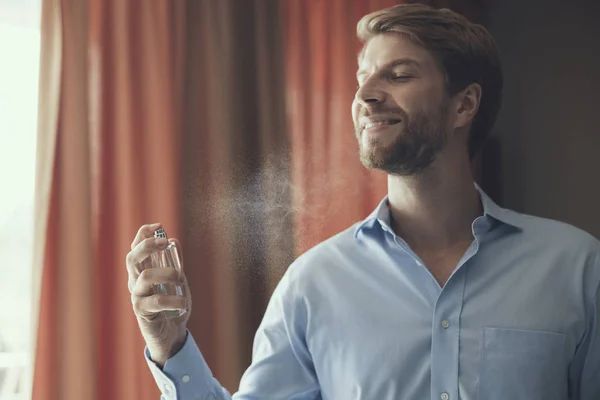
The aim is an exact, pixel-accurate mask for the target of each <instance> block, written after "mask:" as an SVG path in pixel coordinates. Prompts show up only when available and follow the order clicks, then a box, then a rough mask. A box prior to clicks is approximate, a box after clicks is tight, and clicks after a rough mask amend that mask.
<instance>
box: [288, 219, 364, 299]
mask: <svg viewBox="0 0 600 400" xmlns="http://www.w3.org/2000/svg"><path fill="white" fill-rule="evenodd" d="M359 224H360V222H357V223H356V224H354V225H352V226H350V227H349V228H347V229H345V230H343V231H341V232H339V233H337V234H336V235H334V236H332V237H330V238H328V239H326V240H324V241H323V242H321V243H319V244H317V245H316V246H314V247H313V248H311V249H309V250H308V251H306V252H304V253H303V254H301V255H300V256H299V257H298V258H296V260H294V262H292V263H291V264H290V266H289V267H288V269H287V271H286V273H285V275H284V278H283V279H284V280H285V281H286V283H287V284H288V285H291V286H296V287H302V288H303V289H304V290H302V292H304V291H305V290H306V289H307V286H314V285H315V284H317V281H319V280H331V279H335V277H336V276H337V275H338V274H340V273H344V270H345V269H347V268H352V265H354V264H355V262H353V261H354V260H356V257H357V255H358V254H359V252H361V249H360V247H359V244H358V242H357V240H356V238H355V230H356V227H357V226H358V225H359Z"/></svg>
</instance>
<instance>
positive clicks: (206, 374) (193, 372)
mask: <svg viewBox="0 0 600 400" xmlns="http://www.w3.org/2000/svg"><path fill="white" fill-rule="evenodd" d="M145 355H146V362H147V363H148V367H149V368H150V372H152V376H153V377H154V380H155V381H156V384H157V385H158V388H159V389H160V391H161V393H162V396H161V400H205V399H206V400H209V399H210V400H213V399H214V400H229V399H231V396H230V395H229V393H228V392H227V390H225V389H224V388H223V387H222V386H221V385H220V384H219V382H217V380H216V379H214V378H213V375H212V372H211V371H210V368H209V367H208V365H207V364H206V361H205V360H204V357H203V356H202V353H201V352H200V349H198V346H197V345H196V342H195V341H194V338H193V337H192V335H191V333H190V332H189V331H188V333H187V338H186V341H185V344H184V345H183V347H182V349H181V350H179V352H178V353H177V354H175V355H174V356H173V357H171V358H169V359H168V360H167V361H166V362H165V365H164V366H163V368H162V369H161V368H159V367H158V365H156V364H155V363H154V362H153V361H152V359H151V358H150V353H149V351H148V349H147V348H146V350H145Z"/></svg>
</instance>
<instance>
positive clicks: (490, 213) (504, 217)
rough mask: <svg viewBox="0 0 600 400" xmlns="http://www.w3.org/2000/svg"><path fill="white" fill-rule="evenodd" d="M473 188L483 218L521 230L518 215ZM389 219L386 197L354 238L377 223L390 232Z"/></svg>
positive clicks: (356, 231) (476, 186) (477, 186)
mask: <svg viewBox="0 0 600 400" xmlns="http://www.w3.org/2000/svg"><path fill="white" fill-rule="evenodd" d="M474 185H475V188H476V189H477V192H479V196H480V199H481V203H482V205H483V215H484V216H485V217H491V218H493V219H494V220H496V221H499V222H501V223H503V224H506V225H509V226H511V227H514V228H517V229H519V230H520V229H521V222H522V221H521V217H520V215H519V214H518V213H515V212H514V211H511V210H507V209H505V208H502V207H500V206H499V205H498V204H496V203H495V202H494V201H493V200H492V199H491V198H490V197H489V196H488V195H487V194H486V193H485V192H484V191H483V189H481V187H480V186H479V185H478V184H477V183H475V184H474ZM390 221H391V219H390V207H389V199H388V196H387V195H386V196H385V197H384V198H383V200H381V202H380V203H379V205H378V206H377V208H375V210H373V212H371V214H369V216H368V217H367V218H365V219H364V220H362V221H361V222H359V224H358V225H357V226H356V229H355V231H354V238H355V239H356V238H357V237H358V234H359V233H360V232H361V231H363V230H364V229H368V228H373V227H374V226H375V225H376V223H379V224H380V226H381V227H382V228H383V229H385V230H390V231H391V230H392V228H391V222H390Z"/></svg>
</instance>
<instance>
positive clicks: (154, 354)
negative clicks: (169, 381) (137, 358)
mask: <svg viewBox="0 0 600 400" xmlns="http://www.w3.org/2000/svg"><path fill="white" fill-rule="evenodd" d="M186 340H187V330H186V331H184V332H183V333H182V334H181V335H178V337H177V339H176V340H174V341H173V342H172V344H171V345H170V346H169V347H167V348H165V347H164V346H156V347H155V346H151V345H150V344H147V347H148V352H149V353H150V359H151V360H152V362H154V363H155V364H156V365H157V366H159V367H160V368H161V369H162V367H163V366H164V365H165V363H166V362H167V360H169V359H170V358H172V357H173V356H175V355H176V354H177V353H179V352H180V351H181V349H182V348H183V346H184V345H185V342H186Z"/></svg>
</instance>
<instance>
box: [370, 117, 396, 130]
mask: <svg viewBox="0 0 600 400" xmlns="http://www.w3.org/2000/svg"><path fill="white" fill-rule="evenodd" d="M400 122H402V121H401V120H399V119H388V120H384V121H377V122H367V123H366V124H365V125H363V130H365V131H369V132H375V131H378V130H381V129H385V128H387V127H388V126H392V125H397V124H399V123H400Z"/></svg>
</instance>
